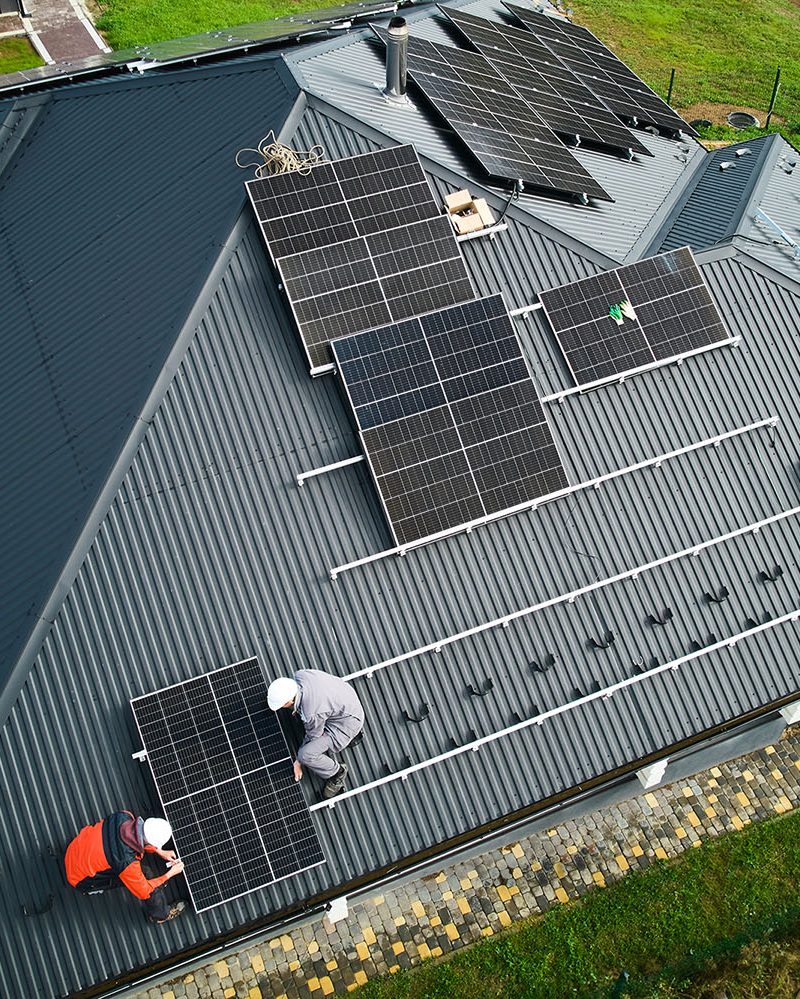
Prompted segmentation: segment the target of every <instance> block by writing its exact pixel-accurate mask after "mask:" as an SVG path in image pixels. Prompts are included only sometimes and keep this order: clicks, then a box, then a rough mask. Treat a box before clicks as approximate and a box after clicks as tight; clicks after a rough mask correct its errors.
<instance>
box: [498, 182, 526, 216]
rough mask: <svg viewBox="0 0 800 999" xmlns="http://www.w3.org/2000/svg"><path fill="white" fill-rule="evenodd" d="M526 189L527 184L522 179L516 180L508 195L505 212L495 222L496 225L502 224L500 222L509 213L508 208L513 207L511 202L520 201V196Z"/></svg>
mask: <svg viewBox="0 0 800 999" xmlns="http://www.w3.org/2000/svg"><path fill="white" fill-rule="evenodd" d="M524 190H525V184H524V183H523V182H522V180H515V181H514V187H513V188H512V189H511V194H510V195H509V196H508V201H507V202H506V205H505V208H504V209H503V213H502V215H501V216H500V218H499V219H498V220H497V222H495V225H500V223H501V222H502V221H503V219H504V218H505V217H506V215H507V214H508V209H509V208H510V207H511V202H512V201H519V196H520V194H522V192H523V191H524Z"/></svg>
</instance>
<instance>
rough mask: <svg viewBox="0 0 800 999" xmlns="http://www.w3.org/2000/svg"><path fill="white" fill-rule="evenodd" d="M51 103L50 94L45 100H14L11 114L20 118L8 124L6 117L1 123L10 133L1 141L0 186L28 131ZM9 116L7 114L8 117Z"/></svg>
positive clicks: (10, 109)
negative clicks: (27, 101)
mask: <svg viewBox="0 0 800 999" xmlns="http://www.w3.org/2000/svg"><path fill="white" fill-rule="evenodd" d="M38 96H39V97H40V98H41V97H42V95H38ZM49 104H50V96H49V95H48V96H47V98H46V99H44V100H41V99H40V100H37V101H32V102H31V103H24V104H23V103H22V99H21V98H17V99H16V100H15V101H14V102H13V106H12V107H11V108H9V115H12V114H18V115H20V118H19V120H18V121H17V123H16V124H15V125H13V126H11V125H7V124H6V119H4V120H3V122H2V124H0V128H2V127H5V128H7V129H8V130H9V133H10V134H9V135H8V136H7V137H6V138H5V139H4V140H3V141H2V142H0V186H1V185H2V182H3V175H4V174H5V173H6V171H7V170H8V169H9V168H10V167H11V166H12V164H13V163H14V161H15V160H16V158H17V154H18V153H19V152H20V150H21V149H22V147H23V144H24V141H25V139H26V138H27V135H28V133H29V132H30V131H31V129H32V128H34V126H35V125H36V124H37V123H38V122H39V119H40V118H41V117H42V113H43V112H44V111H45V110H46V109H47V107H48V106H49ZM18 105H21V106H18ZM7 117H8V116H6V118H7Z"/></svg>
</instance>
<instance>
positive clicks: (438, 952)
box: [431, 947, 444, 957]
mask: <svg viewBox="0 0 800 999" xmlns="http://www.w3.org/2000/svg"><path fill="white" fill-rule="evenodd" d="M443 953H444V951H443V950H442V948H441V947H431V957H441V956H442V954H443Z"/></svg>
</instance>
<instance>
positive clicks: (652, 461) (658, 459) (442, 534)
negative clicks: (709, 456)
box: [301, 416, 779, 580]
mask: <svg viewBox="0 0 800 999" xmlns="http://www.w3.org/2000/svg"><path fill="white" fill-rule="evenodd" d="M778 422H779V418H778V417H777V416H768V417H767V418H766V419H764V420H758V421H757V422H756V423H748V424H747V426H744V427H736V429H735V430H727V431H726V432H725V433H724V434H717V435H715V436H714V437H707V438H706V439H705V440H702V441H697V442H696V443H694V444H687V445H686V447H681V448H678V449H677V450H676V451H667V452H666V453H665V454H659V455H656V456H655V457H654V458H645V460H644V461H638V462H637V463H636V464H635V465H628V466H626V467H625V468H618V469H615V470H614V471H613V472H606V473H605V474H603V475H598V476H595V478H593V479H587V480H586V481H585V482H579V483H578V484H577V485H574V486H567V487H566V488H564V489H559V490H558V491H557V492H554V493H548V494H547V495H546V496H539V497H537V499H535V500H528V501H527V502H526V503H520V504H519V505H518V506H512V507H509V509H508V510H501V511H500V512H499V513H493V514H489V515H488V516H485V517H479V518H478V519H476V520H471V521H469V523H467V524H459V525H458V527H450V528H448V529H447V530H446V531H439V532H438V533H437V534H429V535H428V536H427V537H425V538H420V539H419V540H418V541H414V542H411V543H409V544H407V545H396V546H395V547H394V548H385V549H384V550H383V551H380V552H375V553H373V554H372V555H365V556H364V557H363V558H359V559H355V561H353V562H347V563H346V564H345V565H337V566H334V568H332V569H331V570H330V574H331V579H332V580H335V579H336V578H337V576H338V575H339V574H340V573H342V572H349V571H350V570H351V569H357V568H358V567H359V566H362V565H368V564H369V563H370V562H377V561H378V560H379V559H382V558H388V557H389V556H390V555H400V556H404V555H405V554H406V553H407V552H410V551H413V550H414V549H415V548H421V547H422V546H423V545H429V544H431V543H432V542H434V541H441V540H443V539H444V538H451V537H453V536H454V535H456V534H469V533H470V532H471V531H473V530H474V529H475V528H476V527H482V526H483V525H484V524H491V523H493V522H494V521H496V520H504V519H505V518H506V517H510V516H512V515H513V514H515V513H525V512H526V511H528V510H535V509H536V508H537V507H538V506H541V505H543V504H545V503H551V502H552V501H553V500H557V499H561V498H562V497H563V496H571V495H572V494H573V493H577V492H581V491H582V490H584V489H599V488H600V487H601V486H602V485H603V483H604V482H610V481H611V480H612V479H616V478H619V477H620V476H622V475H627V474H628V473H629V472H638V471H639V470H640V469H643V468H660V467H661V465H662V464H663V463H664V462H665V461H670V460H671V459H672V458H678V457H680V455H682V454H690V453H691V452H692V451H699V450H702V448H705V447H719V446H720V445H721V444H722V443H723V441H726V440H729V439H730V438H732V437H739V436H740V435H742V434H746V433H749V432H750V431H751V430H759V429H761V428H762V427H776V426H777V425H778ZM329 467H336V466H326V468H324V469H322V470H321V471H326V470H327V468H329ZM301 474H305V475H306V477H307V476H308V475H309V474H314V473H313V472H311V473H301Z"/></svg>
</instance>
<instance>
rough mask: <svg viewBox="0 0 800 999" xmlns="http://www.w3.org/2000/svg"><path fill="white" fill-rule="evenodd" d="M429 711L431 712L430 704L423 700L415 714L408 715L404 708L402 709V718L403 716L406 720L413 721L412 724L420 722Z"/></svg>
mask: <svg viewBox="0 0 800 999" xmlns="http://www.w3.org/2000/svg"><path fill="white" fill-rule="evenodd" d="M430 713H431V706H430V704H428V703H427V702H423V704H422V705H421V707H420V709H419V714H418V715H416V716H415V715H410V714H409V713H408V712H407V711H406V710H405V709H403V718H405V720H406V721H407V722H413V723H414V724H419V723H420V722H424V721H425V719H426V718H427V717H428V716H429V715H430Z"/></svg>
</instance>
